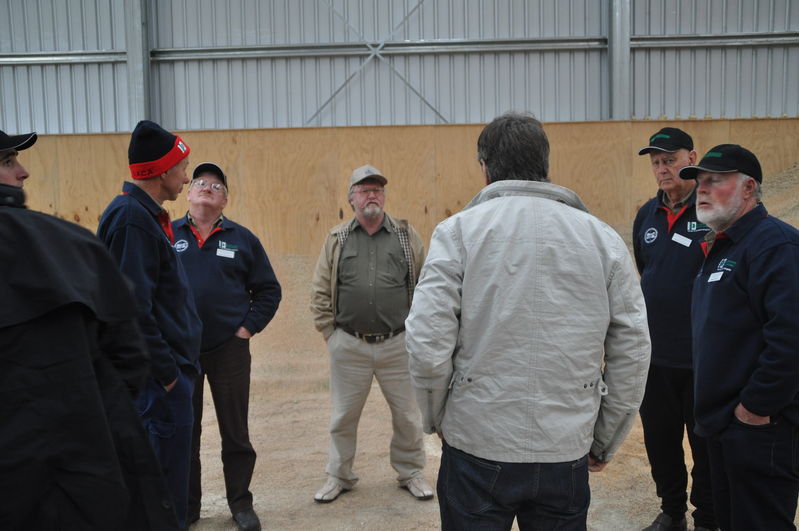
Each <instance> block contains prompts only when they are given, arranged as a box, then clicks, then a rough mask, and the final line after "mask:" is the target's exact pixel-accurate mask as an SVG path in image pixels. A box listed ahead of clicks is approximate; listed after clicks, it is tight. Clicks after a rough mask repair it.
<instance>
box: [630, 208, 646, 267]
mask: <svg viewBox="0 0 799 531" xmlns="http://www.w3.org/2000/svg"><path fill="white" fill-rule="evenodd" d="M643 218H644V207H641V208H639V209H638V212H637V213H636V215H635V221H633V235H632V239H633V254H634V255H635V265H636V266H637V267H638V274H642V273H643V272H644V268H645V267H646V264H645V263H644V255H643V253H641V243H640V238H639V237H638V232H639V231H640V230H641V224H642V223H643Z"/></svg>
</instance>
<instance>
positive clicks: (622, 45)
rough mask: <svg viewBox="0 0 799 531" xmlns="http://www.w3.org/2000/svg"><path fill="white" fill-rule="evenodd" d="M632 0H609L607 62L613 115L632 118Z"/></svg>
mask: <svg viewBox="0 0 799 531" xmlns="http://www.w3.org/2000/svg"><path fill="white" fill-rule="evenodd" d="M631 18H632V15H631V11H630V0H611V1H610V28H609V35H608V64H609V69H610V86H609V87H608V90H609V92H610V94H609V96H610V98H609V99H610V119H611V120H629V119H630V116H631V115H632V107H631V105H630V88H631V87H632V79H631V77H630V26H631Z"/></svg>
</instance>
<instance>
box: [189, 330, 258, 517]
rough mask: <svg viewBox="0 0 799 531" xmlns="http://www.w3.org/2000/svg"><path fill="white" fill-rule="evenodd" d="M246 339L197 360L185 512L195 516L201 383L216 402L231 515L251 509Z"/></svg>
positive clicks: (199, 489)
mask: <svg viewBox="0 0 799 531" xmlns="http://www.w3.org/2000/svg"><path fill="white" fill-rule="evenodd" d="M250 361H251V358H250V341H249V340H248V339H241V338H238V337H235V336H234V337H233V338H232V339H231V340H230V341H228V342H227V343H225V344H223V345H222V346H220V347H219V348H216V349H214V350H211V351H208V352H205V353H203V355H202V356H200V365H201V366H202V374H201V375H200V376H199V377H198V378H197V380H196V381H195V386H194V435H193V437H192V459H191V479H190V486H189V514H190V515H199V514H200V505H201V499H202V487H201V485H200V474H201V467H200V435H201V433H202V418H203V382H204V381H205V377H206V376H207V377H208V386H209V387H210V388H211V396H212V397H213V399H214V408H215V409H216V419H217V422H218V424H219V434H220V435H221V437H222V468H223V472H224V475H225V492H226V494H227V502H228V506H229V507H230V511H231V513H233V514H235V513H237V512H240V511H245V510H247V509H251V508H252V493H251V492H250V480H251V479H252V473H253V469H254V468H255V450H253V447H252V444H250V432H249V428H248V426H247V414H248V411H249V401H250Z"/></svg>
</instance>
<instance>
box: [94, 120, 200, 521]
mask: <svg viewBox="0 0 799 531" xmlns="http://www.w3.org/2000/svg"><path fill="white" fill-rule="evenodd" d="M188 155H189V146H187V145H186V144H185V143H184V142H183V141H182V140H181V139H180V137H177V136H175V135H173V134H171V133H169V132H168V131H165V130H164V129H163V128H161V126H159V125H158V124H156V123H154V122H150V121H147V120H144V121H141V122H139V123H138V124H137V125H136V128H135V129H134V130H133V134H132V135H131V138H130V147H129V148H128V161H129V163H130V173H131V176H132V178H133V181H132V182H125V183H124V184H123V185H122V194H121V195H118V196H117V197H116V198H114V199H113V200H112V201H111V203H110V204H109V205H108V207H107V208H106V209H105V212H103V214H102V216H101V218H100V224H99V227H98V228H97V235H98V236H99V237H100V239H101V240H103V242H104V243H105V244H106V246H107V247H108V249H109V250H110V251H111V254H112V255H113V256H114V257H115V258H116V259H117V262H118V263H119V267H120V269H121V270H122V272H123V273H125V275H127V276H128V278H130V279H131V280H132V281H133V284H134V295H135V297H136V301H137V306H138V308H139V325H140V326H141V329H142V332H143V333H144V337H145V340H146V342H147V350H148V352H149V353H150V358H151V360H152V370H151V371H150V378H149V379H148V381H147V385H146V386H145V388H144V390H143V391H142V392H141V394H140V395H139V398H138V400H137V404H136V405H137V407H138V410H139V413H140V414H141V418H142V421H143V422H144V425H145V427H146V428H147V431H148V432H149V434H150V443H151V444H152V445H153V448H154V449H155V452H156V455H157V456H158V459H159V461H160V463H161V469H162V470H163V472H164V476H165V477H166V480H167V485H168V486H169V490H170V493H171V494H172V503H173V505H174V509H175V514H176V515H177V518H178V523H179V524H180V527H181V528H184V527H186V511H187V500H188V484H189V462H190V457H191V435H192V424H193V419H194V416H193V413H192V403H191V394H192V389H193V386H194V383H193V379H194V377H195V376H196V375H197V373H198V371H199V364H198V362H197V359H198V358H199V355H200V334H201V332H202V324H201V322H200V318H199V315H198V314H197V310H196V308H195V305H194V298H193V297H192V296H191V292H190V289H189V282H188V278H187V277H186V273H185V271H184V270H183V266H182V265H181V264H180V261H179V260H178V256H177V252H175V249H174V248H173V247H172V244H173V243H174V239H173V235H172V225H171V223H170V220H169V214H168V213H167V211H166V210H165V209H164V207H163V206H162V205H163V203H164V202H165V201H174V200H175V199H176V198H177V197H178V195H179V194H180V192H181V190H182V189H183V185H184V184H187V183H188V182H189V179H188V177H187V175H186V167H187V166H188V163H189V161H188Z"/></svg>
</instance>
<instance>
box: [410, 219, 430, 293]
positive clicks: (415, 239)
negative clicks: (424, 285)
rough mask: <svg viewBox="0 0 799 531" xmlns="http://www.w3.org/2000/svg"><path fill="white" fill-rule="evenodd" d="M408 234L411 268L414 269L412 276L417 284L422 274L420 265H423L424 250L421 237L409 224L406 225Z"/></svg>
mask: <svg viewBox="0 0 799 531" xmlns="http://www.w3.org/2000/svg"><path fill="white" fill-rule="evenodd" d="M408 234H409V235H410V238H409V239H410V242H411V253H412V256H413V267H414V271H413V273H414V276H415V277H416V283H417V284H418V283H419V277H420V275H421V272H422V265H423V264H424V260H425V256H426V255H425V249H424V243H423V242H422V237H421V236H419V233H418V232H416V229H414V228H413V227H412V226H411V225H410V224H408Z"/></svg>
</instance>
